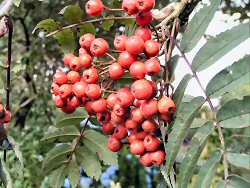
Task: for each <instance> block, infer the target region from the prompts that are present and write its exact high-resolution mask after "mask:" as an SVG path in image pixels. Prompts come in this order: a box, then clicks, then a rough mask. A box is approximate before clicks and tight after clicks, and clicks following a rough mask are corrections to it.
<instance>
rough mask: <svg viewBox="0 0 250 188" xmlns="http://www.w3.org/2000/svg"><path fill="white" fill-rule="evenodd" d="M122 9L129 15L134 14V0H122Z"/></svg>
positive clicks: (136, 10)
mask: <svg viewBox="0 0 250 188" xmlns="http://www.w3.org/2000/svg"><path fill="white" fill-rule="evenodd" d="M122 9H123V10H125V11H126V12H127V13H128V14H129V15H132V14H136V13H137V12H138V9H137V7H136V1H135V0H123V2H122Z"/></svg>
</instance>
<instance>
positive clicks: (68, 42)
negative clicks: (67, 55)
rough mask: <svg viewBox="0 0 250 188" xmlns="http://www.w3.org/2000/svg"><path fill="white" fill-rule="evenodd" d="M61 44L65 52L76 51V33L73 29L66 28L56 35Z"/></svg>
mask: <svg viewBox="0 0 250 188" xmlns="http://www.w3.org/2000/svg"><path fill="white" fill-rule="evenodd" d="M54 37H55V39H56V40H57V41H58V43H59V45H60V46H61V47H62V49H63V51H64V52H74V50H75V48H76V42H75V37H74V33H73V31H72V30H71V29H65V30H63V31H60V32H58V33H56V34H55V35H54Z"/></svg>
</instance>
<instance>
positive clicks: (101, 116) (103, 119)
mask: <svg viewBox="0 0 250 188" xmlns="http://www.w3.org/2000/svg"><path fill="white" fill-rule="evenodd" d="M96 118H97V120H98V121H99V123H101V124H106V123H108V122H110V120H111V114H110V112H109V111H105V112H101V113H97V114H96Z"/></svg>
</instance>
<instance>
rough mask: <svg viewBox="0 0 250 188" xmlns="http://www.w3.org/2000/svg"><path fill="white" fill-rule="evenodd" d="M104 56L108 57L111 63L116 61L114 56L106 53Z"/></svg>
mask: <svg viewBox="0 0 250 188" xmlns="http://www.w3.org/2000/svg"><path fill="white" fill-rule="evenodd" d="M106 55H107V56H109V57H110V58H111V59H112V60H113V61H116V58H115V57H114V56H112V55H111V54H109V53H106Z"/></svg>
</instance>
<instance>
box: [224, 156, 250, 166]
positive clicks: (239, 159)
mask: <svg viewBox="0 0 250 188" xmlns="http://www.w3.org/2000/svg"><path fill="white" fill-rule="evenodd" d="M227 160H228V162H229V163H230V164H232V165H233V166H236V167H239V168H244V169H247V170H250V155H249V154H245V153H227Z"/></svg>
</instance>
